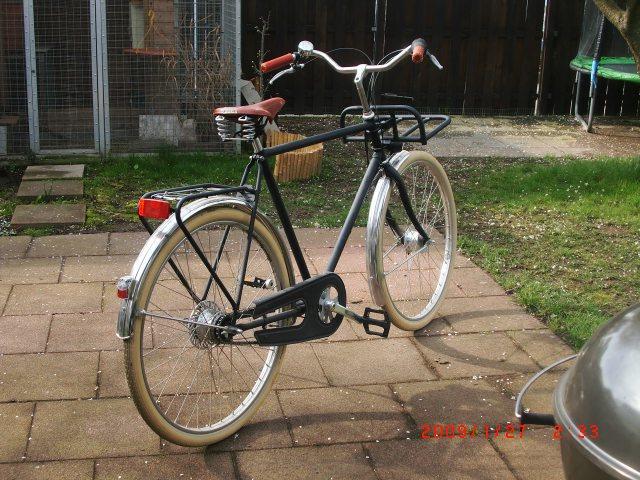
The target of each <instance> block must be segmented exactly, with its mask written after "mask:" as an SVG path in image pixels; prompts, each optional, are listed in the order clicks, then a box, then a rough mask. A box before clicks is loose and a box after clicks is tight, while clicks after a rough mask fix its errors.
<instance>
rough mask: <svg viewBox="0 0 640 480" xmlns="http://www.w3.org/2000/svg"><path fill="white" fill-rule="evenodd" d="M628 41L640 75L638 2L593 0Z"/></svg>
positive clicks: (632, 0)
mask: <svg viewBox="0 0 640 480" xmlns="http://www.w3.org/2000/svg"><path fill="white" fill-rule="evenodd" d="M593 1H594V3H595V4H596V5H597V6H598V8H599V9H600V10H601V11H602V13H604V15H605V17H607V19H608V20H609V21H610V22H611V23H612V24H613V26H614V27H616V28H617V29H618V30H619V31H620V33H621V34H622V37H623V38H624V39H625V40H626V41H627V44H628V45H629V49H630V50H631V54H632V55H633V58H634V59H635V61H636V68H638V73H640V4H639V3H638V0H593Z"/></svg>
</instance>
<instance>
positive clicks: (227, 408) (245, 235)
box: [117, 39, 456, 446]
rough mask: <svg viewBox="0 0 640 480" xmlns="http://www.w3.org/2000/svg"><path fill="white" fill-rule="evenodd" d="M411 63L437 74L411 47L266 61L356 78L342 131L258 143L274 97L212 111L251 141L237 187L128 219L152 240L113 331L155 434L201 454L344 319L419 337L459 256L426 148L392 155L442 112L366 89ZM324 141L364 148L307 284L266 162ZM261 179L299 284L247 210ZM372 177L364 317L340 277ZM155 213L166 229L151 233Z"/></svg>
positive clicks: (163, 198) (437, 168)
mask: <svg viewBox="0 0 640 480" xmlns="http://www.w3.org/2000/svg"><path fill="white" fill-rule="evenodd" d="M391 55H393V56H392V57H391V58H389V57H390V56H391ZM407 56H411V58H412V60H413V61H414V62H415V63H420V62H422V61H423V59H424V57H425V56H427V57H428V58H430V59H431V61H432V62H433V63H434V64H435V65H436V66H438V67H439V68H442V67H441V66H440V65H439V63H438V62H437V59H436V58H435V57H434V56H433V55H432V54H431V53H430V52H429V51H428V50H426V43H425V41H424V40H422V39H418V40H415V41H414V42H413V43H412V44H411V45H409V46H407V47H405V48H404V49H402V50H399V51H397V52H392V54H390V55H387V57H385V58H383V59H382V60H381V62H380V63H377V64H361V65H358V66H349V67H343V66H340V65H338V64H337V63H336V62H335V61H334V60H333V58H331V57H330V56H329V54H327V53H324V52H321V51H319V50H315V49H314V47H313V45H312V44H311V43H310V42H307V41H304V42H301V43H300V44H299V46H298V49H297V51H296V52H295V53H291V54H288V55H284V56H282V57H278V58H277V59H274V60H271V61H269V62H265V63H264V64H263V65H262V70H263V71H264V72H265V73H266V72H270V71H274V70H277V69H280V68H282V67H284V66H287V65H289V68H288V69H287V70H282V71H280V72H279V73H277V74H276V75H275V76H274V77H273V79H272V80H271V83H273V82H274V81H275V80H277V78H280V77H281V76H282V75H284V74H288V73H293V72H296V71H299V70H300V69H302V68H303V67H304V65H305V64H306V62H308V61H311V60H313V59H321V60H324V61H326V62H327V63H328V64H329V65H330V66H331V67H332V68H333V69H334V70H335V71H337V72H338V73H342V74H350V75H354V83H355V86H356V90H357V92H358V96H359V99H360V101H361V105H359V106H355V107H348V108H347V109H345V110H344V111H343V112H342V114H341V117H340V128H338V129H336V130H334V131H330V132H326V133H321V134H317V135H313V136H311V137H308V138H304V139H301V140H297V141H294V142H291V143H287V144H283V145H277V146H272V147H270V148H264V147H263V145H262V143H261V140H260V138H261V136H262V134H263V132H264V129H265V126H266V125H267V123H268V122H270V121H273V120H274V119H275V117H276V115H277V114H278V112H279V110H280V109H281V108H282V106H283V105H284V100H283V99H281V98H272V99H268V100H265V101H262V102H260V103H258V104H254V105H248V106H239V107H224V108H218V109H216V110H215V114H216V122H217V126H218V132H219V134H220V136H221V137H222V139H223V140H227V141H231V140H236V141H247V142H250V143H251V144H252V145H253V151H254V153H253V155H251V156H250V157H249V162H248V164H247V165H246V167H245V169H244V173H243V175H242V179H241V181H240V184H239V185H238V186H226V185H219V184H212V183H207V184H201V185H192V186H188V187H179V188H173V189H167V190H161V191H155V192H149V193H146V194H145V195H143V196H142V198H141V199H140V201H139V204H138V214H139V217H140V220H141V221H142V223H143V224H144V225H145V227H146V228H147V230H148V231H149V232H150V233H151V236H150V238H149V240H148V241H147V243H146V245H145V246H144V247H143V249H142V251H141V252H140V255H139V256H138V259H137V260H136V262H135V264H134V266H133V268H132V272H131V275H129V276H126V277H123V278H121V279H120V280H119V282H118V287H117V290H118V296H119V297H120V298H121V299H122V304H121V307H120V312H119V316H118V325H117V333H118V336H119V337H120V338H121V339H123V340H124V351H125V365H126V372H127V380H128V383H129V388H130V390H131V396H132V398H133V400H134V402H135V404H136V406H137V408H138V411H139V412H140V414H141V416H142V417H143V418H144V420H145V421H146V422H147V424H148V425H149V426H150V427H151V428H152V429H153V430H154V431H155V432H156V433H158V435H160V436H161V437H162V438H164V439H166V440H169V441H171V442H173V443H176V444H180V445H185V446H203V445H208V444H212V443H215V442H218V441H220V440H223V439H225V438H227V437H229V436H230V435H232V434H234V433H235V432H237V431H238V430H239V429H240V428H241V427H242V426H243V425H244V424H246V423H247V421H249V419H250V418H251V416H252V415H253V414H254V413H255V412H256V411H257V409H258V408H259V406H260V404H261V403H262V401H264V399H265V397H266V395H267V394H268V392H269V391H270V389H271V387H272V385H273V383H274V380H275V378H276V375H277V373H278V369H279V367H280V364H281V362H282V358H283V354H284V352H285V347H286V345H289V344H292V343H298V342H305V341H309V340H314V339H319V338H326V337H329V336H330V335H332V334H333V333H335V332H336V331H337V330H338V328H339V326H340V324H341V322H342V320H343V319H344V317H348V318H351V319H353V320H355V321H356V322H358V323H360V324H362V325H363V327H364V329H365V331H366V332H367V333H368V334H371V335H378V336H381V337H386V336H388V334H389V328H390V325H391V324H392V323H393V324H394V325H395V326H397V327H398V328H401V329H403V330H418V329H420V328H423V327H425V326H426V325H427V324H428V323H429V321H430V320H431V319H432V318H433V317H434V315H435V313H436V311H437V308H438V306H439V304H440V302H441V301H442V299H443V298H444V293H445V290H446V287H447V283H448V281H449V278H450V272H451V268H452V265H453V260H454V255H455V251H456V210H455V203H454V198H453V193H452V190H451V186H450V184H449V180H448V178H447V175H446V173H445V172H444V170H443V168H442V166H441V165H440V164H439V163H438V161H437V160H436V159H435V158H434V157H433V156H431V155H429V154H428V153H426V152H425V151H420V150H415V151H406V150H403V144H405V143H407V142H416V143H421V144H423V145H426V144H427V140H428V139H430V138H432V137H433V136H435V135H436V134H438V133H439V132H440V131H441V130H442V129H444V128H445V127H446V126H447V125H449V123H450V121H451V119H450V118H449V117H447V116H444V115H421V114H420V113H418V111H417V110H415V109H414V108H412V107H410V106H406V105H380V106H377V105H371V104H370V101H369V97H368V94H367V91H366V89H365V86H364V79H365V77H367V76H368V75H370V74H371V75H372V77H371V80H370V85H369V86H370V92H371V91H373V85H372V84H373V83H374V82H375V75H377V74H378V73H380V72H384V71H388V70H390V69H391V68H393V67H394V66H396V65H397V64H399V63H400V61H401V60H403V59H404V58H406V57H407ZM386 58H389V59H388V60H387V61H386V62H385V63H382V62H383V61H384V60H385V59H386ZM353 115H361V116H362V122H360V123H357V124H349V125H348V124H347V123H349V122H348V121H347V120H348V119H350V118H352V117H353ZM436 121H437V122H438V123H437V124H436V125H435V126H434V127H433V128H431V129H430V130H427V129H426V125H429V124H430V123H431V122H436ZM407 123H408V124H409V126H408V128H406V129H405V127H406V125H407ZM401 130H402V131H401ZM334 139H342V140H343V141H344V142H366V144H369V145H370V146H371V148H372V151H373V154H372V156H371V158H370V159H369V163H368V166H367V169H366V172H365V174H364V177H363V179H362V181H361V184H360V187H359V189H358V191H357V193H356V195H355V198H354V200H353V203H352V206H351V209H350V211H349V213H348V215H347V218H346V219H345V222H344V225H343V227H342V229H341V231H340V234H339V236H338V239H337V242H336V244H335V246H334V249H333V253H332V255H331V258H330V260H329V262H328V265H327V268H326V272H324V273H322V274H319V275H316V276H314V277H312V276H311V274H310V273H309V269H308V266H307V264H306V261H305V258H304V256H303V252H302V250H301V247H300V245H299V243H298V240H297V237H296V234H295V230H294V228H293V226H292V223H291V220H290V218H289V214H288V212H287V209H286V207H285V205H284V202H283V199H282V197H281V194H280V190H279V188H278V185H277V182H276V181H275V179H274V177H273V174H272V172H271V170H270V169H269V166H268V164H267V159H268V158H270V157H273V156H275V155H278V154H280V153H285V152H290V151H293V150H296V149H299V148H303V147H305V146H309V145H313V144H316V143H320V142H325V141H329V140H334ZM254 170H255V175H254V176H255V178H254V180H253V182H249V178H250V177H251V175H252V172H254ZM263 182H264V183H265V184H266V187H267V190H268V192H269V194H270V196H271V198H272V200H273V204H274V205H275V210H276V212H277V215H278V218H279V220H280V223H281V225H282V229H283V231H284V234H285V237H286V239H287V244H288V246H289V247H290V248H291V251H292V254H293V257H294V260H295V264H296V267H297V268H298V271H299V273H300V276H301V277H302V280H301V281H299V282H296V280H295V276H294V269H293V263H292V261H291V259H290V257H289V253H288V250H287V247H286V244H285V242H284V240H283V239H282V237H281V236H280V234H279V232H278V230H277V229H276V227H275V226H274V225H273V223H272V222H271V221H270V220H269V219H268V218H267V217H266V216H265V215H264V214H263V213H262V212H261V211H260V210H259V208H258V207H259V202H260V197H261V192H262V186H263ZM374 183H375V189H374V190H373V195H372V197H371V203H370V207H369V216H368V224H367V241H366V263H367V272H368V280H369V287H370V291H371V294H372V298H373V301H374V302H375V304H376V305H378V307H379V308H376V309H372V308H366V309H365V311H364V313H363V314H362V315H360V314H358V313H356V312H354V311H353V310H351V309H350V308H349V307H348V304H347V292H346V289H345V285H344V283H343V280H342V279H341V277H340V276H339V275H338V274H336V273H335V269H336V266H337V264H338V261H339V259H340V257H341V254H342V252H343V250H344V248H345V245H346V243H347V239H348V237H349V234H350V233H351V230H352V228H353V226H354V223H355V221H356V217H357V215H358V213H359V211H360V210H361V208H362V206H363V203H364V201H365V196H366V195H367V192H368V191H369V190H370V189H371V187H372V186H373V185H374ZM151 219H155V220H161V221H162V223H161V224H160V225H159V226H158V227H157V228H156V229H154V228H153V226H152V224H151ZM251 334H253V337H251ZM234 360H235V363H234ZM201 372H202V374H201Z"/></svg>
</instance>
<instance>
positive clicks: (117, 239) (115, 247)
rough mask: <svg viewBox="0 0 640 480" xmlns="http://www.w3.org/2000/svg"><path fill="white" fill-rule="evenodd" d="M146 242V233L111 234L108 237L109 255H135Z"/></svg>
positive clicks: (147, 235) (147, 236) (147, 238)
mask: <svg viewBox="0 0 640 480" xmlns="http://www.w3.org/2000/svg"><path fill="white" fill-rule="evenodd" d="M147 240H149V234H148V233H147V232H122V233H112V234H110V236H109V255H137V254H138V253H140V250H142V247H143V246H144V244H145V243H146V241H147Z"/></svg>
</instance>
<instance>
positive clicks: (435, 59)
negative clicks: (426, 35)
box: [426, 50, 444, 70]
mask: <svg viewBox="0 0 640 480" xmlns="http://www.w3.org/2000/svg"><path fill="white" fill-rule="evenodd" d="M426 53H427V55H428V56H429V60H431V63H433V64H434V65H435V67H436V68H437V69H438V70H444V67H443V66H442V64H441V63H440V62H439V61H438V59H437V58H436V56H435V55H434V54H433V53H431V52H430V51H429V50H427V52H426Z"/></svg>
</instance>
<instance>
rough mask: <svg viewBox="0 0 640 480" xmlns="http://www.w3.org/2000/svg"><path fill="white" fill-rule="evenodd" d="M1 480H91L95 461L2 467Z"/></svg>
mask: <svg viewBox="0 0 640 480" xmlns="http://www.w3.org/2000/svg"><path fill="white" fill-rule="evenodd" d="M0 478H2V479H4V480H48V479H62V478H64V479H65V480H91V479H92V478H93V460H69V461H64V462H41V463H38V462H27V463H6V464H2V465H0Z"/></svg>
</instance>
